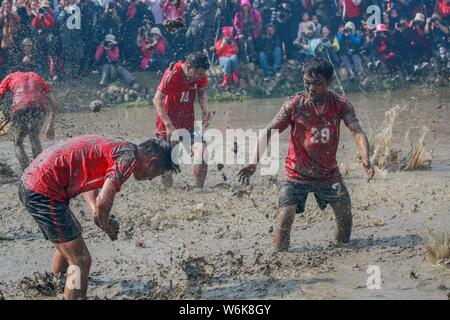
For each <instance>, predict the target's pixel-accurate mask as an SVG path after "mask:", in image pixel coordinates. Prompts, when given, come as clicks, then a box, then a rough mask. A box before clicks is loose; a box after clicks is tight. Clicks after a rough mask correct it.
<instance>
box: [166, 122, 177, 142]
mask: <svg viewBox="0 0 450 320" xmlns="http://www.w3.org/2000/svg"><path fill="white" fill-rule="evenodd" d="M175 130H176V128H175V126H174V125H173V124H172V123H169V124H167V125H166V135H167V139H168V140H169V141H170V142H172V143H178V142H179V137H178V135H177V134H174V133H175Z"/></svg>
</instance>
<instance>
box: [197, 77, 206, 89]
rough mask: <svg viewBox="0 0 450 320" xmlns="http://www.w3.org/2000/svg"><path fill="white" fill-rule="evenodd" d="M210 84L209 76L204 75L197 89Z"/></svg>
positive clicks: (198, 82)
mask: <svg viewBox="0 0 450 320" xmlns="http://www.w3.org/2000/svg"><path fill="white" fill-rule="evenodd" d="M207 86H208V78H206V77H203V78H201V79H200V80H198V81H197V89H201V88H206V87H207Z"/></svg>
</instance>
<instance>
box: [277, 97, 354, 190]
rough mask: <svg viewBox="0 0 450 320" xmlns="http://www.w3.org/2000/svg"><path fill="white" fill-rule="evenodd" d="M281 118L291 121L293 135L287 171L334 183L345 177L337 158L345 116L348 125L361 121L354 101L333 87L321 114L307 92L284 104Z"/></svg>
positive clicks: (289, 174) (289, 175)
mask: <svg viewBox="0 0 450 320" xmlns="http://www.w3.org/2000/svg"><path fill="white" fill-rule="evenodd" d="M277 119H278V120H280V121H282V123H284V128H286V127H287V126H289V125H290V127H291V136H290V139H289V151H288V155H287V157H286V165H285V168H284V175H285V176H286V177H287V178H288V179H297V180H304V181H310V182H323V183H334V182H338V181H340V180H341V175H340V173H339V168H338V165H337V161H336V152H337V147H338V144H339V128H340V123H341V119H342V120H344V122H345V124H346V125H347V126H348V125H349V124H350V123H351V122H353V121H358V119H357V118H356V115H355V111H354V109H353V106H352V105H351V103H350V102H349V101H348V100H347V99H346V98H344V97H342V96H340V95H338V94H336V93H334V92H332V91H330V95H329V100H328V103H327V104H326V106H325V109H324V111H323V113H322V114H321V115H318V114H317V113H316V110H315V108H314V105H313V103H312V102H311V101H310V100H309V99H308V98H307V96H306V95H305V94H303V93H300V94H298V95H297V96H295V97H294V98H292V99H289V101H288V102H287V103H286V104H285V105H284V106H283V107H282V108H281V110H280V112H279V113H278V115H277Z"/></svg>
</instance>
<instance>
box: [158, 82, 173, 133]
mask: <svg viewBox="0 0 450 320" xmlns="http://www.w3.org/2000/svg"><path fill="white" fill-rule="evenodd" d="M165 97H166V94H165V93H163V92H162V91H161V90H156V94H155V96H154V97H153V105H154V106H155V109H156V113H157V114H158V115H159V117H160V118H161V121H162V122H163V123H164V126H165V127H166V134H167V137H168V138H170V136H171V135H172V133H173V132H174V131H175V126H174V125H173V123H172V121H171V120H170V118H169V115H168V114H167V111H166V109H165V108H164V102H163V101H164V98H165Z"/></svg>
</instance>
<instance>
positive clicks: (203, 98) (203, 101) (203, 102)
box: [197, 88, 211, 128]
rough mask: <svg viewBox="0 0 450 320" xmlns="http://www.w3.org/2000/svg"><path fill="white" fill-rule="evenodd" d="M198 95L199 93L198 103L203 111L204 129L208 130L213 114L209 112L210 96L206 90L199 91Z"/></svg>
mask: <svg viewBox="0 0 450 320" xmlns="http://www.w3.org/2000/svg"><path fill="white" fill-rule="evenodd" d="M197 93H198V103H199V104H200V108H201V109H202V123H203V128H207V127H208V126H209V122H210V120H211V113H210V112H209V109H208V94H207V93H206V89H205V88H200V89H198V90H197Z"/></svg>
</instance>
